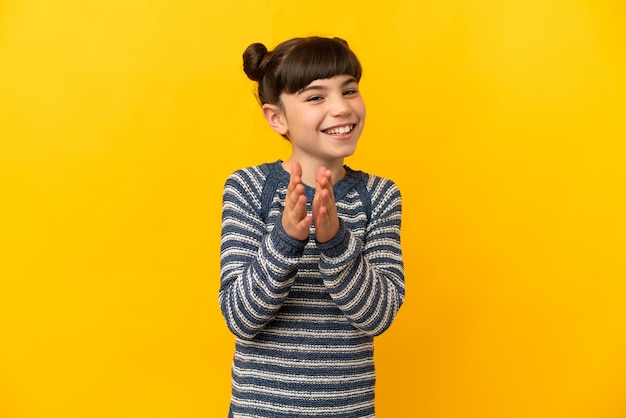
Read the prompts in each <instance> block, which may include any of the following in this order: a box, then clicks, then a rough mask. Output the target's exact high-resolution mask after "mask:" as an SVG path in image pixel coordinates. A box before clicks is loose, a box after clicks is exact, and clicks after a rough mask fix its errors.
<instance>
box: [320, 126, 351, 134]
mask: <svg viewBox="0 0 626 418" xmlns="http://www.w3.org/2000/svg"><path fill="white" fill-rule="evenodd" d="M352 129H354V125H346V126H338V127H336V128H330V129H326V130H324V131H322V132H324V133H325V134H327V135H345V134H347V133H350V132H352Z"/></svg>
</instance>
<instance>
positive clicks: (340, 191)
mask: <svg viewBox="0 0 626 418" xmlns="http://www.w3.org/2000/svg"><path fill="white" fill-rule="evenodd" d="M282 162H283V161H282V160H278V161H275V162H273V163H270V164H268V166H269V168H270V170H272V171H274V174H276V175H277V177H278V178H279V183H280V184H284V185H285V186H286V185H288V184H289V172H288V171H287V170H285V169H284V168H283V166H282ZM343 168H345V169H346V175H345V176H344V177H343V178H342V179H341V180H339V181H338V182H337V183H335V184H334V185H333V193H334V195H335V201H339V200H341V199H343V198H344V197H345V196H346V195H347V194H348V192H349V191H350V190H352V189H354V185H355V184H356V183H357V182H358V181H359V177H360V174H361V172H360V171H355V170H352V169H351V168H350V167H348V166H347V165H344V166H343ZM304 194H305V195H306V197H307V200H308V201H309V202H312V201H313V197H314V196H315V187H311V186H309V185H307V184H304Z"/></svg>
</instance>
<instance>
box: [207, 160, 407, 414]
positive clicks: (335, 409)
mask: <svg viewBox="0 0 626 418" xmlns="http://www.w3.org/2000/svg"><path fill="white" fill-rule="evenodd" d="M346 169H347V174H346V176H345V177H344V178H343V179H341V180H340V181H339V182H337V183H336V184H335V186H334V194H335V200H336V202H337V212H338V213H339V217H340V230H339V233H338V234H337V236H336V237H335V238H333V239H332V240H331V241H329V242H326V243H323V244H321V243H317V242H316V241H315V236H314V227H312V231H311V235H310V237H309V239H308V240H303V241H300V240H297V239H294V238H292V237H290V236H289V235H287V233H286V232H285V231H284V229H283V228H282V224H281V222H280V219H281V214H282V209H283V204H284V201H285V195H286V191H287V184H288V183H289V174H288V173H287V172H286V171H285V170H283V169H282V167H281V165H280V161H277V162H275V163H271V164H263V165H259V166H255V167H249V168H245V169H241V170H238V171H236V172H235V173H233V174H232V175H231V176H230V177H229V178H228V179H227V181H226V184H225V187H224V196H223V212H222V241H221V286H220V291H219V302H220V306H221V309H222V313H223V315H224V318H225V319H226V324H227V326H228V328H229V329H230V330H231V331H232V332H233V333H234V334H235V336H236V337H237V338H236V340H237V341H236V348H235V357H234V361H233V368H232V377H233V382H232V385H233V386H232V399H231V414H232V416H234V417H255V418H258V417H275V418H286V417H342V418H355V417H373V416H374V383H375V373H374V363H373V337H374V336H376V335H379V334H381V333H382V332H384V331H385V330H386V329H387V328H388V327H389V326H390V325H391V323H392V321H393V319H394V317H395V315H396V313H397V312H398V309H399V308H400V305H401V304H402V302H403V300H404V269H403V262H402V251H401V247H400V220H401V205H402V203H401V197H400V192H399V190H398V188H397V186H396V185H395V184H394V183H393V182H392V181H390V180H387V179H384V178H381V177H376V176H372V175H368V174H365V173H363V172H359V171H353V170H351V169H349V168H347V167H346ZM305 193H306V195H307V199H308V201H309V205H310V202H312V201H313V196H314V194H315V190H314V189H313V188H311V187H308V186H306V187H305ZM309 211H310V206H309Z"/></svg>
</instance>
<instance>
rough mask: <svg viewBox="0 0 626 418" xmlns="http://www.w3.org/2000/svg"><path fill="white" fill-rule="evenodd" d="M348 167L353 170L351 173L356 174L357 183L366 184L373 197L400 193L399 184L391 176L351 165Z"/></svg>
mask: <svg viewBox="0 0 626 418" xmlns="http://www.w3.org/2000/svg"><path fill="white" fill-rule="evenodd" d="M346 168H347V169H348V170H349V171H350V172H351V175H352V176H354V178H355V179H356V181H357V184H358V185H359V186H361V187H363V186H364V187H365V188H366V189H367V192H368V193H369V194H370V196H371V197H372V198H373V199H375V198H376V197H377V196H379V195H381V194H387V193H394V194H395V193H397V194H400V189H399V187H398V185H397V184H396V183H395V182H394V181H393V180H391V179H390V178H387V177H381V176H377V175H375V174H371V173H366V172H364V171H359V170H353V169H351V168H349V167H346Z"/></svg>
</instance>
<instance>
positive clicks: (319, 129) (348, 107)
mask: <svg viewBox="0 0 626 418" xmlns="http://www.w3.org/2000/svg"><path fill="white" fill-rule="evenodd" d="M280 97H281V101H282V105H283V106H282V120H283V123H284V129H285V133H284V135H286V136H287V137H288V138H289V140H290V141H291V144H292V154H293V156H294V157H296V158H300V159H304V158H308V159H313V160H317V161H332V160H337V159H343V158H344V157H347V156H349V155H352V154H353V153H354V151H355V150H356V145H357V142H358V140H359V137H360V136H361V132H362V131H363V126H364V123H365V103H364V102H363V98H362V97H361V94H360V93H359V85H358V82H357V81H356V80H355V79H354V78H353V77H352V76H349V75H339V76H335V77H332V78H326V79H322V80H315V81H313V82H311V83H310V84H309V85H308V86H306V87H305V88H304V89H302V90H301V91H299V92H297V93H294V94H286V93H283V94H281V96H280Z"/></svg>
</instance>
